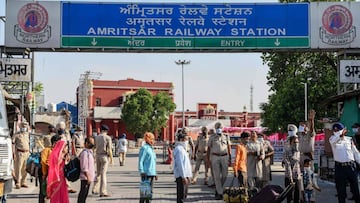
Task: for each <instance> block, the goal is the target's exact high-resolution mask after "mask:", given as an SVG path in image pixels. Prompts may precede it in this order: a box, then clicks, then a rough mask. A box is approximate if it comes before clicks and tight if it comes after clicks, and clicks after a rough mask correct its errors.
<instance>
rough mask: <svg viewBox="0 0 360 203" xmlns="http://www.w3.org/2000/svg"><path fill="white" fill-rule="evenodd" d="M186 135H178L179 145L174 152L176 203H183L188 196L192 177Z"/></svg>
mask: <svg viewBox="0 0 360 203" xmlns="http://www.w3.org/2000/svg"><path fill="white" fill-rule="evenodd" d="M187 137H188V136H186V135H185V134H179V135H178V143H177V145H176V147H175V150H174V176H175V179H176V200H177V201H176V202H177V203H182V202H184V199H185V198H186V196H187V190H188V184H189V183H190V178H191V177H192V172H191V163H190V159H189V156H188V154H187V153H186V145H187V144H188V143H187V139H188V138H187Z"/></svg>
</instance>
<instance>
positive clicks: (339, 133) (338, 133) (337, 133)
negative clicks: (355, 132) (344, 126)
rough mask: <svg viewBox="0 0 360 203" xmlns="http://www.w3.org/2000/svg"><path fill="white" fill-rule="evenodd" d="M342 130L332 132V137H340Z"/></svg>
mask: <svg viewBox="0 0 360 203" xmlns="http://www.w3.org/2000/svg"><path fill="white" fill-rule="evenodd" d="M342 132H343V130H339V131H337V132H334V135H335V136H340V135H341V134H342Z"/></svg>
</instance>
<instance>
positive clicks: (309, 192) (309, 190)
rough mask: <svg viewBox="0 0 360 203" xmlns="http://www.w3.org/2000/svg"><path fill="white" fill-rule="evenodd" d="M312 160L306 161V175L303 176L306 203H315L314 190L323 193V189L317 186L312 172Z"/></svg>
mask: <svg viewBox="0 0 360 203" xmlns="http://www.w3.org/2000/svg"><path fill="white" fill-rule="evenodd" d="M310 166H311V160H310V159H305V160H304V174H303V183H304V202H305V203H313V202H315V192H314V189H316V190H317V191H319V192H321V189H320V188H319V186H318V185H317V181H316V178H315V176H314V172H313V171H312V170H311V167H310Z"/></svg>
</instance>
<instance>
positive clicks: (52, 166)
mask: <svg viewBox="0 0 360 203" xmlns="http://www.w3.org/2000/svg"><path fill="white" fill-rule="evenodd" d="M65 147H66V142H65V141H64V140H59V141H58V142H56V144H55V146H54V148H53V150H52V152H51V154H50V158H49V173H48V180H47V183H48V185H47V188H46V193H47V196H48V197H49V198H50V203H69V194H68V188H67V185H66V181H65V175H64V165H65V160H64V159H63V154H62V151H63V150H64V148H65Z"/></svg>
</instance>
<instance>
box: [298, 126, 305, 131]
mask: <svg viewBox="0 0 360 203" xmlns="http://www.w3.org/2000/svg"><path fill="white" fill-rule="evenodd" d="M299 132H300V133H303V132H305V127H304V126H302V125H301V126H299Z"/></svg>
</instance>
